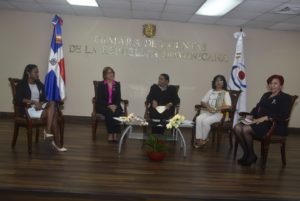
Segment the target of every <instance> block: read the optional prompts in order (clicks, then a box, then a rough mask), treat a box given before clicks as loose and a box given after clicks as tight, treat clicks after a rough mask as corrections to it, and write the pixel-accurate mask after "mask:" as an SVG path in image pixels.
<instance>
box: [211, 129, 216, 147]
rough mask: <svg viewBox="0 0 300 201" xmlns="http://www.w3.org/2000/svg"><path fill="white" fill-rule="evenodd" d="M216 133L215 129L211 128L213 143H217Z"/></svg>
mask: <svg viewBox="0 0 300 201" xmlns="http://www.w3.org/2000/svg"><path fill="white" fill-rule="evenodd" d="M215 135H216V133H215V129H214V128H211V138H212V139H211V141H212V143H213V144H214V143H215V138H216V136H215Z"/></svg>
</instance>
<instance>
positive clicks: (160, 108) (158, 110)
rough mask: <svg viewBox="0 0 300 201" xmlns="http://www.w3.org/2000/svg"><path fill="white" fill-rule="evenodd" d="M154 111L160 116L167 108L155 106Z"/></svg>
mask: <svg viewBox="0 0 300 201" xmlns="http://www.w3.org/2000/svg"><path fill="white" fill-rule="evenodd" d="M155 109H156V110H157V112H158V113H160V114H161V113H163V112H164V111H165V110H166V109H167V107H166V106H157V107H156V108H155Z"/></svg>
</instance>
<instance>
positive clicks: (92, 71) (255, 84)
mask: <svg viewBox="0 0 300 201" xmlns="http://www.w3.org/2000/svg"><path fill="white" fill-rule="evenodd" d="M52 17H53V16H52V15H49V14H42V13H28V12H27V13H26V12H15V11H5V10H1V11H0V26H1V29H0V36H1V37H0V44H1V47H0V63H1V65H0V72H1V75H0V76H1V77H0V78H1V79H0V82H1V83H0V89H1V94H2V95H1V100H0V111H2V112H11V111H12V105H11V92H10V88H9V84H8V81H7V78H8V77H21V76H22V73H23V70H24V67H25V65H26V64H28V63H35V64H37V65H38V66H39V69H40V78H41V80H43V79H44V75H45V73H46V71H47V62H48V56H49V51H50V40H51V37H52V25H51V19H52ZM61 17H62V18H63V20H64V24H63V27H62V29H63V43H64V56H65V66H66V78H67V81H66V90H67V99H66V101H65V110H64V114H67V115H78V116H89V115H90V114H91V111H92V107H91V98H92V96H93V95H94V94H93V93H94V92H93V86H92V80H100V79H102V69H103V67H105V66H111V67H113V68H114V69H115V71H116V79H117V80H118V81H120V82H121V87H122V96H123V98H124V99H128V100H129V101H130V106H129V111H130V112H134V113H136V114H140V115H143V113H144V106H143V103H144V100H145V97H146V95H147V93H148V90H149V87H150V85H151V84H152V83H154V82H157V78H158V75H159V74H160V73H168V74H169V75H170V78H171V84H179V85H180V92H179V95H180V97H181V109H180V110H181V112H180V113H182V114H184V115H185V116H187V117H188V118H192V117H193V115H194V105H195V104H197V103H199V102H200V100H201V98H202V97H203V95H204V94H205V93H206V91H207V90H208V89H209V88H210V87H211V80H212V78H213V76H214V75H216V74H223V75H225V77H227V78H229V74H230V70H231V65H232V60H233V54H234V48H235V43H236V41H235V39H234V38H233V33H234V32H236V31H238V29H237V28H235V27H222V26H206V25H198V24H183V23H173V22H164V21H144V20H122V19H110V18H96V17H78V16H67V15H63V16H61ZM149 22H151V23H154V24H155V25H156V28H157V35H156V37H155V38H154V39H155V40H175V41H187V42H199V43H205V44H207V50H208V52H212V53H216V52H217V53H221V54H226V55H227V56H228V60H227V62H213V61H201V60H187V59H178V58H144V57H132V56H122V55H117V56H113V55H103V54H101V53H100V52H99V48H101V47H100V44H99V43H95V37H97V36H117V37H130V38H135V39H140V40H144V39H145V38H144V36H143V34H142V25H143V24H145V23H149ZM244 31H245V32H246V34H247V37H246V38H245V44H244V46H245V62H246V66H247V83H248V109H249V110H250V109H251V108H252V107H253V106H254V105H255V104H256V102H257V101H258V100H259V98H260V96H261V95H262V93H264V92H265V91H266V82H265V80H266V78H267V77H268V76H269V75H271V74H275V73H276V74H282V75H283V76H284V77H285V79H286V82H285V88H284V91H286V92H287V93H290V94H298V95H299V94H300V89H299V84H298V80H299V79H298V77H299V72H300V70H299V64H300V48H299V47H300V40H299V38H300V33H299V32H281V31H267V30H259V29H244ZM74 44H76V45H82V47H84V45H88V46H89V48H90V47H96V49H97V53H95V54H84V53H71V52H70V51H69V48H70V45H74ZM299 119H300V108H299V106H296V107H295V109H294V112H293V116H292V120H291V123H290V126H291V127H300V121H299Z"/></svg>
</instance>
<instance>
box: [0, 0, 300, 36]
mask: <svg viewBox="0 0 300 201" xmlns="http://www.w3.org/2000/svg"><path fill="white" fill-rule="evenodd" d="M204 1H205V0H97V2H98V4H99V5H100V7H99V8H95V7H81V6H71V5H69V4H68V3H67V2H66V1H65V0H0V12H1V9H5V10H19V11H30V12H45V13H53V14H67V15H78V16H99V17H110V18H127V19H146V20H164V21H174V22H183V23H197V24H213V25H221V26H237V27H252V28H259V29H272V30H284V31H300V0H245V1H244V2H243V3H242V4H240V5H239V6H237V7H236V8H235V9H233V10H232V11H231V12H229V13H227V14H226V15H224V16H222V17H208V16H197V15H195V14H194V13H195V12H196V11H197V10H198V8H199V7H200V6H201V5H202V4H203V2H204ZM220 1H222V0H220ZM281 6H282V7H283V8H284V7H286V6H289V7H293V8H296V9H297V8H298V9H299V10H298V11H296V14H278V13H275V11H274V10H277V9H278V8H279V7H281Z"/></svg>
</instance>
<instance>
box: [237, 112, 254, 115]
mask: <svg viewBox="0 0 300 201" xmlns="http://www.w3.org/2000/svg"><path fill="white" fill-rule="evenodd" d="M239 115H240V116H247V115H251V113H250V112H240V113H239Z"/></svg>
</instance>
